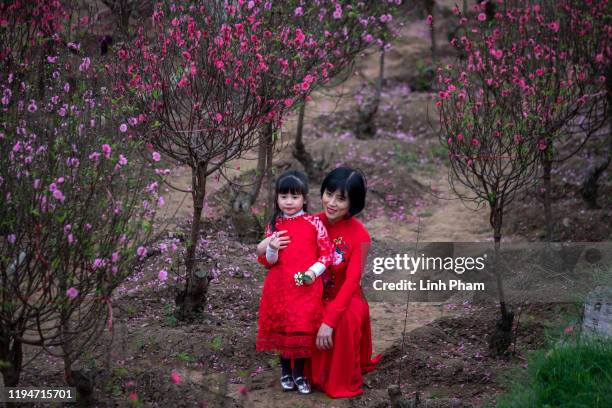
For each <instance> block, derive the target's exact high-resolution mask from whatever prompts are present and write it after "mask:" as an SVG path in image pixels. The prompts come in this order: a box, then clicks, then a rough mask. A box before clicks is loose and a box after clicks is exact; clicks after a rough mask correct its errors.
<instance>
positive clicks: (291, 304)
mask: <svg viewBox="0 0 612 408" xmlns="http://www.w3.org/2000/svg"><path fill="white" fill-rule="evenodd" d="M276 230H277V231H281V230H287V233H286V234H285V235H284V236H288V237H290V238H291V243H290V244H289V245H288V246H287V247H286V248H284V249H281V250H280V251H279V252H278V261H277V262H276V263H274V264H269V263H268V261H267V260H266V257H265V255H261V256H259V257H258V258H257V260H258V261H259V262H260V263H262V264H263V265H265V266H266V267H268V268H270V269H269V271H268V275H267V276H266V279H265V281H264V287H263V290H262V294H261V302H260V304H259V318H258V322H257V323H258V330H257V338H256V341H255V348H256V350H258V351H264V350H276V351H278V352H279V353H280V355H281V356H282V357H284V358H304V357H310V356H311V354H312V349H313V348H314V344H315V339H316V334H317V331H318V330H319V326H320V324H321V318H322V314H323V303H322V295H323V281H322V279H321V278H320V277H319V278H317V279H315V281H314V283H313V284H312V285H306V284H304V285H302V286H297V285H296V284H295V280H294V275H295V274H296V273H297V272H305V271H307V270H308V268H309V267H311V266H312V265H313V264H314V263H315V262H321V263H322V264H324V265H325V266H326V267H327V266H329V264H330V263H331V250H332V247H331V243H330V241H329V238H328V236H327V231H326V230H325V227H323V223H322V222H321V220H320V219H319V218H318V217H316V216H314V215H311V214H303V215H299V216H296V217H293V218H279V219H278V220H277V222H276ZM270 235H271V231H270V228H269V227H268V228H266V236H270Z"/></svg>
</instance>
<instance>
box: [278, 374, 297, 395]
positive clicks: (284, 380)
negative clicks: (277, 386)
mask: <svg viewBox="0 0 612 408" xmlns="http://www.w3.org/2000/svg"><path fill="white" fill-rule="evenodd" d="M280 383H281V387H282V388H283V391H293V390H295V382H293V377H291V376H290V375H283V376H282V377H281V379H280Z"/></svg>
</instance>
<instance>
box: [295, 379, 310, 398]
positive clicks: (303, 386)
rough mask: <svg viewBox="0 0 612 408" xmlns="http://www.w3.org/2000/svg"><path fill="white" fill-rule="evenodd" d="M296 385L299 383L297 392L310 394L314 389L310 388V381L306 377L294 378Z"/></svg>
mask: <svg viewBox="0 0 612 408" xmlns="http://www.w3.org/2000/svg"><path fill="white" fill-rule="evenodd" d="M293 381H294V382H295V385H297V392H298V393H300V394H310V393H311V392H312V390H311V389H310V382H308V379H307V378H305V377H298V378H296V379H294V380H293Z"/></svg>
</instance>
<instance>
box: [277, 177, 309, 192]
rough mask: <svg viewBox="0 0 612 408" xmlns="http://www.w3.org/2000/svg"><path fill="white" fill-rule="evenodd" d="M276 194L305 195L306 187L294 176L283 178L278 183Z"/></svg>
mask: <svg viewBox="0 0 612 408" xmlns="http://www.w3.org/2000/svg"><path fill="white" fill-rule="evenodd" d="M278 194H301V195H306V186H305V185H304V183H302V181H300V179H298V178H297V177H295V176H288V177H283V178H282V179H281V180H279V183H278Z"/></svg>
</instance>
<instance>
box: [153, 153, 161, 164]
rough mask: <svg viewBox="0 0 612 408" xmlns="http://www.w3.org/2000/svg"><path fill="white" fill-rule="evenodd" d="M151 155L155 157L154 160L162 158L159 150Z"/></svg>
mask: <svg viewBox="0 0 612 408" xmlns="http://www.w3.org/2000/svg"><path fill="white" fill-rule="evenodd" d="M151 157H152V158H153V161H156V162H158V161H160V160H161V155H160V154H159V152H153V153H152V154H151Z"/></svg>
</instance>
